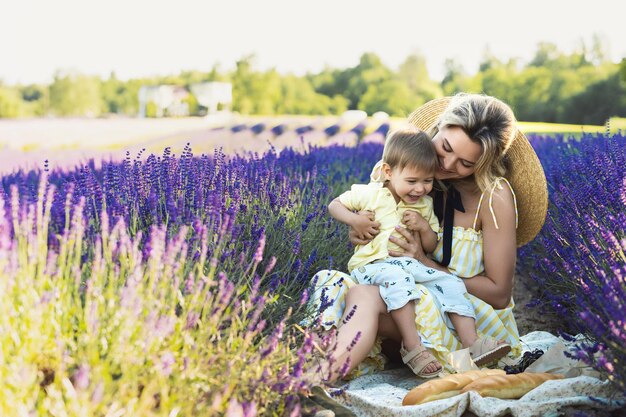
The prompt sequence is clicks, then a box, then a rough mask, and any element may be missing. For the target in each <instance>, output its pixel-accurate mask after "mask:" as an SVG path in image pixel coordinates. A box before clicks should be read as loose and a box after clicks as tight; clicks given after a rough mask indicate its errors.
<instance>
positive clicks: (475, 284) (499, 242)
mask: <svg viewBox="0 0 626 417" xmlns="http://www.w3.org/2000/svg"><path fill="white" fill-rule="evenodd" d="M505 184H506V183H505ZM505 184H503V185H502V188H501V189H499V188H496V190H495V191H494V192H493V200H492V208H493V213H494V215H495V219H496V220H497V222H498V228H496V224H495V223H494V218H493V216H492V214H491V211H490V209H489V203H488V202H486V203H487V204H484V205H483V206H482V207H481V209H480V213H479V217H480V219H481V223H482V231H483V260H484V265H485V271H484V273H483V274H482V275H477V276H475V277H472V278H469V279H465V280H464V282H465V286H466V287H467V291H468V292H469V293H470V294H472V295H475V296H476V297H478V298H480V299H482V300H483V301H485V302H487V303H489V304H491V305H492V306H493V307H494V308H496V309H502V308H506V306H508V305H509V303H510V301H511V294H512V293H513V279H514V277H515V262H516V260H517V244H516V227H515V203H514V200H513V193H512V192H511V189H510V188H509V187H508V185H505Z"/></svg>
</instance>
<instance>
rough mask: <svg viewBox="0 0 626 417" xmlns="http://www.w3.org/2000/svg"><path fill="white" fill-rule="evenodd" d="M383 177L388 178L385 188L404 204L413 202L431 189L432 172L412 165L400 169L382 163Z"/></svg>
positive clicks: (397, 201)
mask: <svg viewBox="0 0 626 417" xmlns="http://www.w3.org/2000/svg"><path fill="white" fill-rule="evenodd" d="M383 171H384V173H385V179H387V180H389V182H388V183H387V188H388V189H389V191H391V193H392V194H393V196H394V197H395V199H396V203H399V202H400V200H402V201H404V203H405V204H415V203H417V201H418V200H419V199H420V198H422V197H423V196H425V195H426V194H428V193H429V192H430V191H431V190H432V189H433V180H434V172H426V171H423V170H420V169H417V168H414V167H409V166H406V167H404V168H402V169H399V168H394V169H392V168H391V167H390V166H389V165H387V164H384V165H383Z"/></svg>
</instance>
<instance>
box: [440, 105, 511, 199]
mask: <svg viewBox="0 0 626 417" xmlns="http://www.w3.org/2000/svg"><path fill="white" fill-rule="evenodd" d="M452 126H454V127H459V128H461V129H462V130H463V131H464V132H465V134H466V135H467V136H469V138H470V139H471V140H472V141H473V142H475V143H478V144H479V145H480V147H481V149H482V153H481V155H480V157H479V158H478V161H476V165H475V167H476V169H475V171H474V179H475V181H476V184H477V185H478V187H479V188H480V189H481V191H485V190H486V189H488V188H489V187H490V186H491V184H493V182H494V180H495V179H496V177H502V176H504V175H505V174H506V172H507V165H508V161H507V158H506V151H507V150H508V149H509V147H510V146H511V144H512V143H513V139H514V138H515V135H516V133H517V127H516V121H515V116H514V115H513V111H512V110H511V108H510V107H509V106H508V105H506V104H505V103H504V102H502V101H500V100H498V99H497V98H495V97H491V96H487V95H483V94H465V93H459V94H457V95H456V96H454V97H453V98H452V100H451V101H450V104H449V105H448V107H446V109H445V110H444V112H443V113H442V114H441V116H440V117H439V121H438V122H437V124H436V125H435V126H434V127H433V129H432V131H431V132H429V133H430V134H431V137H434V136H435V135H436V134H437V132H439V130H441V129H442V128H444V127H452Z"/></svg>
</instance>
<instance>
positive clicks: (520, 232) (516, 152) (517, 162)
mask: <svg viewBox="0 0 626 417" xmlns="http://www.w3.org/2000/svg"><path fill="white" fill-rule="evenodd" d="M451 100H452V97H443V98H439V99H435V100H431V101H429V102H428V103H426V104H424V105H422V106H420V107H419V108H418V109H417V110H415V111H414V112H413V113H411V115H409V117H408V120H409V123H411V124H413V125H414V126H416V127H417V128H419V129H421V130H424V131H426V132H428V131H430V130H431V129H432V128H433V127H434V126H435V125H436V124H437V122H438V121H439V117H440V116H441V114H442V113H443V111H444V110H445V109H446V107H448V104H449V103H450V101H451ZM507 155H508V158H509V161H510V165H509V170H508V172H507V174H506V178H507V180H509V182H510V183H511V186H512V187H513V191H514V192H515V196H516V198H517V210H518V216H519V220H518V226H517V246H518V247H519V246H523V245H525V244H526V243H528V242H530V241H531V240H533V239H534V238H535V236H537V234H538V233H539V231H540V230H541V228H542V227H543V224H544V222H545V220H546V214H547V212H548V186H547V182H546V176H545V173H544V171H543V167H542V166H541V162H539V158H538V157H537V154H536V153H535V150H534V149H533V147H532V146H531V145H530V142H528V139H527V138H526V136H525V135H524V134H523V133H522V132H521V131H519V129H518V131H517V134H516V136H515V139H514V141H513V144H512V145H511V146H510V148H509V149H508V151H507Z"/></svg>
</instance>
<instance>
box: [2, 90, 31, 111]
mask: <svg viewBox="0 0 626 417" xmlns="http://www.w3.org/2000/svg"><path fill="white" fill-rule="evenodd" d="M25 109H26V106H25V104H24V102H23V101H22V99H21V97H20V93H19V92H18V91H17V90H16V89H15V88H11V87H3V86H1V85H0V118H3V117H20V116H23V115H24V113H25Z"/></svg>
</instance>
